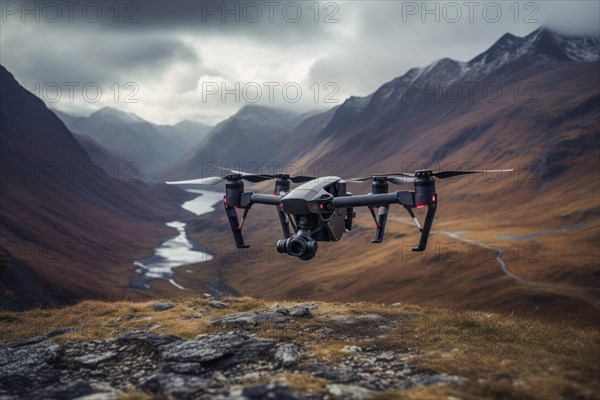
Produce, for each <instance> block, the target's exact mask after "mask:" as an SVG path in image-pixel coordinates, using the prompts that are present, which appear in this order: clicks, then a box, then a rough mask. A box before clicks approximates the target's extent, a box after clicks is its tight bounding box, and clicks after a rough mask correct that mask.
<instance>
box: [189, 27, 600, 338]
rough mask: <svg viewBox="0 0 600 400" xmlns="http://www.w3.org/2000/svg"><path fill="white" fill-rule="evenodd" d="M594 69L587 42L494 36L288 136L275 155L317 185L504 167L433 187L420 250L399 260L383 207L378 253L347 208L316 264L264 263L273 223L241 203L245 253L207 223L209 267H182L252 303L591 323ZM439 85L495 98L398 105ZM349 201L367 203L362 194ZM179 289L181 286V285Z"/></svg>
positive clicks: (274, 233) (396, 220)
mask: <svg viewBox="0 0 600 400" xmlns="http://www.w3.org/2000/svg"><path fill="white" fill-rule="evenodd" d="M577 49H578V50H577ZM576 50H577V51H576ZM598 59H600V54H599V50H598V39H597V38H569V37H564V36H561V35H558V34H556V33H553V32H550V31H547V30H544V29H540V30H538V31H535V32H533V33H531V34H530V35H528V36H526V37H523V38H517V37H515V36H512V35H505V36H503V37H502V38H501V39H499V40H498V42H497V43H495V44H494V45H493V46H491V47H490V48H489V49H488V50H487V51H486V52H484V53H482V54H481V55H479V56H478V57H475V58H474V59H473V60H471V61H468V62H458V61H453V60H449V59H443V60H440V61H438V62H435V63H433V64H431V65H429V66H427V67H424V68H415V69H411V70H410V71H408V72H407V73H406V74H405V75H403V76H402V77H399V78H398V79H395V80H393V81H391V82H389V83H386V84H384V85H383V86H382V87H381V88H380V89H378V90H377V91H376V92H374V93H373V94H372V95H370V96H367V97H365V98H351V99H349V100H348V101H346V102H345V103H344V104H342V105H341V106H339V107H337V108H334V109H332V110H330V111H328V112H326V113H323V114H318V115H314V116H312V117H310V118H308V119H306V120H305V121H304V122H303V123H302V124H300V125H299V127H298V128H297V129H296V131H295V133H294V137H295V139H294V140H296V141H297V142H298V143H300V142H301V140H302V139H301V138H305V139H306V142H305V143H304V144H303V146H304V147H299V146H295V147H292V148H290V147H289V146H288V147H285V153H282V154H280V157H281V158H283V157H289V158H288V159H289V160H290V162H295V164H296V165H301V166H302V167H303V172H309V173H311V172H312V171H314V170H316V169H317V168H318V167H319V166H320V167H321V168H320V170H321V172H322V173H323V172H325V173H329V174H334V175H338V176H342V177H346V178H349V177H353V176H363V175H365V174H368V173H377V172H383V171H398V170H399V171H413V170H414V169H417V168H425V167H431V168H434V169H442V170H443V169H455V168H459V169H469V168H482V167H487V168H514V169H515V172H514V173H510V174H503V175H502V176H481V177H474V178H464V177H463V178H457V179H448V180H444V181H440V182H439V183H438V185H437V188H438V194H439V207H438V212H437V216H436V220H435V222H434V227H433V230H434V231H433V234H432V237H431V241H430V245H429V249H428V252H427V253H425V254H413V253H411V252H410V251H409V249H410V248H411V247H412V246H414V244H415V242H416V241H417V240H418V239H417V238H418V232H417V231H416V229H415V228H414V226H412V225H411V222H410V219H409V217H408V215H407V214H406V212H405V211H404V210H403V209H402V208H401V207H392V209H391V212H392V214H391V217H390V222H389V224H388V228H387V229H386V231H387V233H386V239H385V241H384V243H382V244H379V245H374V244H371V243H370V240H371V239H372V236H373V234H374V229H375V228H374V223H373V221H372V219H371V218H370V216H369V215H368V210H357V211H358V214H359V218H358V219H357V220H356V221H355V229H354V231H353V232H352V233H348V234H346V235H345V236H344V238H343V239H342V240H341V241H340V242H337V243H333V244H325V243H324V244H322V246H320V250H319V253H320V259H318V260H314V261H311V262H306V263H300V262H298V261H297V260H291V259H289V258H286V257H282V256H281V255H279V254H278V253H276V252H275V250H274V244H275V243H276V241H277V240H278V239H280V238H281V237H280V236H281V233H280V231H279V229H278V226H277V220H276V215H275V213H274V211H273V210H272V209H271V208H270V207H262V208H261V207H258V206H257V207H254V208H253V209H252V211H251V212H250V214H249V216H248V219H247V222H246V223H245V226H244V232H245V235H246V242H247V243H252V244H254V246H253V247H252V248H251V249H249V250H235V249H234V247H233V244H232V239H231V237H230V232H228V231H224V227H226V226H227V220H226V219H225V217H224V216H223V215H222V213H215V215H212V216H202V217H200V218H198V220H197V221H196V222H195V223H194V224H190V230H191V232H192V236H193V237H194V239H195V240H196V241H198V242H200V243H206V244H207V245H212V246H213V247H214V248H215V249H216V252H217V257H216V258H215V260H213V261H209V262H208V263H204V264H202V265H196V266H193V267H190V268H188V269H192V270H194V271H198V272H199V271H206V270H207V268H211V269H212V270H213V271H214V273H215V274H220V275H221V276H222V277H223V279H224V280H225V281H226V282H227V283H228V284H229V285H231V286H233V287H234V288H235V289H236V290H237V291H239V292H240V293H243V294H248V295H252V296H267V297H277V298H290V297H291V298H303V297H306V298H314V299H323V300H329V301H335V300H338V301H341V300H343V299H356V300H367V301H378V302H381V301H385V302H396V301H403V302H404V301H407V302H411V303H413V302H417V303H419V304H428V305H434V306H451V307H456V308H458V309H479V310H490V311H495V312H498V311H501V312H506V313H516V314H518V315H529V316H534V317H535V316H537V317H539V318H542V319H552V320H555V321H569V323H574V324H579V325H585V326H596V327H597V326H598V321H599V319H598V312H599V310H600V300H599V297H598V295H599V289H598V288H599V287H600V270H599V266H598V259H599V258H600V250H599V249H600V208H599V207H598V204H599V199H600V185H599V179H598V178H599V175H598V171H599V170H600V164H599V159H600V152H599V149H600V142H598V138H599V137H600V135H599V133H600V120H599V117H598V116H599V115H600V76H599V75H598V69H599V68H600V64H599V61H598ZM594 60H595V61H594ZM453 82H454V83H456V84H458V85H462V87H463V88H466V87H468V86H467V85H468V83H469V82H475V83H478V84H479V85H480V86H481V87H483V86H485V85H487V86H489V87H492V86H490V85H499V86H500V87H501V88H502V89H503V90H504V92H503V93H505V95H503V96H502V97H500V98H499V99H497V100H494V101H489V99H488V100H487V101H486V100H485V99H482V98H481V97H478V98H473V100H470V99H469V96H468V95H467V93H468V92H466V91H465V92H464V93H465V95H464V96H462V97H460V98H458V99H457V100H455V101H448V100H445V99H444V97H443V96H442V94H441V93H440V98H439V101H436V99H435V98H434V97H433V96H429V97H427V96H425V97H420V95H419V93H421V92H420V91H417V93H416V94H414V93H413V94H411V95H408V94H407V93H406V91H407V90H413V89H414V88H421V90H425V89H424V88H430V89H431V87H433V88H434V91H435V88H437V87H442V86H441V85H449V84H451V83H453ZM532 84H533V85H534V86H529V87H530V88H529V89H527V90H526V89H525V88H527V87H528V85H532ZM411 85H413V86H411ZM427 85H433V86H427ZM436 85H437V86H436ZM411 87H412V88H413V89H411ZM515 88H519V89H518V90H517V92H515V90H516V89H515ZM532 88H533V89H535V90H533V89H532ZM465 90H466V89H465ZM515 93H517V94H519V96H517V97H515ZM316 129H319V131H318V132H316V133H315V130H316ZM299 149H300V150H299ZM303 151H304V152H305V153H304V155H303V153H302V152H303ZM294 157H295V158H294ZM326 166H328V167H329V168H327V169H325V170H324V168H323V167H326ZM271 186H272V183H270V184H268V185H266V184H264V185H251V184H248V185H247V190H251V191H255V192H258V191H262V192H266V193H269V192H270V191H272V187H271ZM406 188H409V187H407V186H398V187H396V188H393V187H390V190H398V189H406ZM349 190H350V191H351V192H352V193H368V192H369V191H370V187H369V185H368V184H362V185H357V184H352V185H351V186H350V187H349ZM421 218H422V216H421ZM229 244H231V246H229V247H228V245H229ZM499 255H500V256H499ZM182 279H184V282H185V280H187V281H188V282H186V283H187V284H188V286H186V287H194V279H193V275H192V274H186V275H185V277H183V276H182Z"/></svg>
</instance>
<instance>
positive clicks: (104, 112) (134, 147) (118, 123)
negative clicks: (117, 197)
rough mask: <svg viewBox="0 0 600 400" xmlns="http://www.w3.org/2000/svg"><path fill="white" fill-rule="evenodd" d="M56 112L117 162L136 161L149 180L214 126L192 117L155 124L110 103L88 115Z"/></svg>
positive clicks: (72, 128)
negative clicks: (173, 123)
mask: <svg viewBox="0 0 600 400" xmlns="http://www.w3.org/2000/svg"><path fill="white" fill-rule="evenodd" d="M54 112H55V113H56V115H57V116H58V117H59V118H60V119H61V120H62V121H63V122H64V123H65V125H66V126H67V128H68V129H69V130H70V131H71V132H73V133H75V134H76V135H77V137H87V138H89V139H91V140H92V141H93V142H95V143H96V144H97V145H99V146H100V147H101V148H104V149H105V150H106V151H105V153H106V152H108V155H109V156H110V155H112V156H114V158H115V161H116V162H118V161H119V160H120V161H121V162H123V161H124V162H130V163H135V164H136V165H137V166H138V167H139V172H140V176H143V177H144V178H146V179H148V180H152V177H153V176H154V174H155V173H156V172H157V171H158V170H160V169H162V168H165V167H167V166H169V165H170V164H171V163H173V162H174V161H176V160H177V159H179V158H181V157H182V156H183V155H184V154H185V153H186V152H188V151H189V150H190V149H191V148H193V147H194V146H196V145H198V144H200V143H202V142H203V140H204V139H205V138H206V137H207V134H208V132H209V131H210V130H211V129H212V127H211V126H208V125H205V124H202V123H200V122H193V121H181V122H179V123H177V124H175V125H173V126H171V125H155V124H153V123H150V122H148V121H146V120H144V119H142V118H140V117H138V116H137V115H135V114H131V113H125V112H122V111H119V110H117V109H115V108H111V107H104V108H102V109H100V110H98V111H96V112H94V113H93V114H91V115H90V116H89V117H73V116H70V115H68V114H65V113H62V112H60V111H57V110H55V111H54ZM84 143H85V144H86V145H87V146H88V148H89V147H90V146H91V144H90V142H89V140H87V141H84ZM93 153H95V152H93ZM94 161H96V160H94Z"/></svg>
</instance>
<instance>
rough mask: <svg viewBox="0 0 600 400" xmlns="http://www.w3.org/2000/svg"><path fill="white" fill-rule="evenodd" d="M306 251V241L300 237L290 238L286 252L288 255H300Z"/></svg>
mask: <svg viewBox="0 0 600 400" xmlns="http://www.w3.org/2000/svg"><path fill="white" fill-rule="evenodd" d="M305 252H306V243H305V242H304V240H302V239H301V238H300V237H298V238H293V239H292V240H290V244H289V245H288V253H289V255H290V256H294V257H300V256H302V255H303V254H304V253H305Z"/></svg>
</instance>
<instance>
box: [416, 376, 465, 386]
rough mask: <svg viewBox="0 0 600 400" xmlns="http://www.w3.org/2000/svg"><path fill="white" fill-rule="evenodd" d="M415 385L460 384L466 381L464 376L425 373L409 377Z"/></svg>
mask: <svg viewBox="0 0 600 400" xmlns="http://www.w3.org/2000/svg"><path fill="white" fill-rule="evenodd" d="M410 380H411V381H412V382H413V384H414V385H415V386H434V385H455V386H460V385H463V384H465V383H466V382H467V379H466V378H463V377H461V376H457V375H447V374H436V375H425V374H418V375H414V376H412V377H410Z"/></svg>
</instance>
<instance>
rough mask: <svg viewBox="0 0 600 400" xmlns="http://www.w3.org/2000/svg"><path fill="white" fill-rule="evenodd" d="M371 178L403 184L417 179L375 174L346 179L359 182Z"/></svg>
mask: <svg viewBox="0 0 600 400" xmlns="http://www.w3.org/2000/svg"><path fill="white" fill-rule="evenodd" d="M390 175H391V174H390ZM369 180H380V181H387V182H391V183H393V184H396V185H402V184H403V183H413V182H414V181H415V178H414V177H413V178H406V177H396V176H385V175H374V176H365V177H360V178H351V179H346V182H352V183H358V182H366V181H369Z"/></svg>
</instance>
